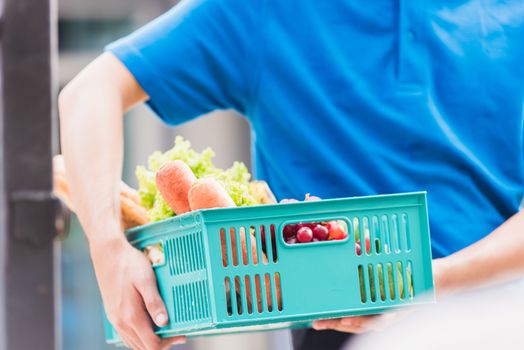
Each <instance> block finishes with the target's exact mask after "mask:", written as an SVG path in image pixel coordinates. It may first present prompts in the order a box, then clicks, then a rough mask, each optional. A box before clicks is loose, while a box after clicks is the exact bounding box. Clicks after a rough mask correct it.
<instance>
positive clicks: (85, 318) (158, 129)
mask: <svg viewBox="0 0 524 350" xmlns="http://www.w3.org/2000/svg"><path fill="white" fill-rule="evenodd" d="M176 2H177V1H175V0H148V1H143V0H89V1H86V0H58V5H59V22H58V23H59V24H58V36H59V65H58V72H59V84H60V88H62V87H63V86H65V84H67V82H69V81H70V80H71V79H72V78H73V77H74V76H75V75H76V74H77V73H78V72H79V71H80V70H81V69H82V68H83V67H85V66H86V65H87V64H88V63H89V62H90V61H91V60H93V59H94V58H95V57H96V56H98V55H99V54H100V53H101V52H102V50H103V48H104V46H105V45H107V44H108V43H110V42H112V41H113V40H115V39H117V38H119V37H121V36H124V35H126V34H128V33H130V32H132V31H133V30H134V29H136V28H138V27H139V26H141V25H143V24H144V23H146V22H148V21H149V20H151V19H153V18H155V17H156V16H158V15H159V14H161V13H163V12H165V11H166V10H167V9H169V8H170V7H172V6H173V5H174V4H176ZM175 135H182V136H184V137H185V138H186V139H188V140H190V141H191V143H192V144H193V146H194V148H195V149H196V150H199V151H200V150H202V149H203V148H205V147H207V146H210V147H211V148H213V150H214V151H215V152H216V154H217V156H216V159H215V160H216V164H217V165H218V166H221V167H229V166H230V165H231V164H232V163H233V161H235V160H240V161H243V162H244V163H245V164H246V165H247V166H248V167H250V129H249V125H248V123H247V121H246V120H245V119H244V118H242V117H241V116H239V115H237V114H235V113H233V112H230V111H224V112H216V113H212V114H210V115H207V116H204V117H201V118H199V119H197V120H195V121H193V122H190V123H188V124H185V125H183V126H180V127H177V128H168V127H166V126H164V125H163V124H162V123H161V122H160V121H159V120H158V119H157V118H156V116H155V115H154V114H153V113H152V112H151V111H150V110H149V109H148V108H147V107H138V108H136V109H135V110H133V111H132V112H130V113H129V115H128V116H127V117H126V151H125V161H124V173H123V177H124V180H125V181H126V182H127V183H129V184H130V185H131V186H136V185H137V184H136V181H135V176H134V169H135V166H136V165H138V164H145V162H146V161H147V157H148V155H149V154H151V153H152V152H153V151H154V150H166V149H168V148H171V147H172V144H173V141H174V138H175ZM60 245H61V256H62V257H61V273H62V321H61V322H62V327H61V328H62V348H63V349H65V350H71V349H75V350H93V349H114V347H113V346H109V345H106V344H105V341H104V333H103V323H102V303H101V300H100V296H99V292H98V289H97V286H96V280H95V277H94V272H93V269H92V266H91V262H90V259H89V255H88V252H87V246H86V241H85V238H84V235H83V233H82V230H81V228H80V226H79V224H78V222H77V221H76V219H75V218H73V220H72V222H71V227H70V230H69V236H68V238H67V239H66V240H64V241H63V242H61V243H60ZM289 341H290V340H289V335H288V333H287V332H284V331H278V332H265V333H259V334H249V335H235V336H219V337H206V338H200V339H196V340H191V341H189V342H188V343H187V344H186V345H184V346H180V347H179V348H180V349H191V350H203V349H228V350H235V349H246V348H248V347H249V348H250V349H251V350H263V349H275V350H287V349H290V345H289Z"/></svg>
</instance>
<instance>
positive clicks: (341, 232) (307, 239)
mask: <svg viewBox="0 0 524 350" xmlns="http://www.w3.org/2000/svg"><path fill="white" fill-rule="evenodd" d="M282 234H283V236H284V240H285V241H286V243H287V244H296V243H313V242H321V241H328V240H329V241H331V240H343V239H345V238H346V237H347V236H348V230H347V225H346V222H345V221H344V220H330V221H322V222H318V221H317V222H300V223H292V224H287V225H286V226H284V229H283V230H282Z"/></svg>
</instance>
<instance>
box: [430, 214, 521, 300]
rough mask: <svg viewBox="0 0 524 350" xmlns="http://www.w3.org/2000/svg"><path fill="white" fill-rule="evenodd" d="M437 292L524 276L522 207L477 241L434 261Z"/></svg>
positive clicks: (444, 292)
mask: <svg viewBox="0 0 524 350" xmlns="http://www.w3.org/2000/svg"><path fill="white" fill-rule="evenodd" d="M434 266H435V267H436V271H435V272H436V274H435V283H436V285H437V293H438V294H439V295H446V294H450V293H455V292H459V291H463V290H468V289H474V288H479V287H485V286H490V285H494V284H497V283H503V282H506V281H510V280H512V279H515V278H517V277H518V276H524V210H521V211H520V212H519V213H517V214H515V215H514V216H513V217H511V218H510V219H509V220H507V221H506V222H505V223H504V224H502V225H501V226H499V227H498V228H497V229H496V230H494V231H493V232H492V233H491V234H489V235H488V236H486V237H485V238H484V239H482V240H480V241H478V242H477V243H475V244H473V245H471V246H469V247H467V248H465V249H463V250H461V251H459V252H457V253H455V254H453V255H451V256H449V257H447V258H443V259H439V260H437V261H436V262H435V265H434Z"/></svg>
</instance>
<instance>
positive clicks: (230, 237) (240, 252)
mask: <svg viewBox="0 0 524 350" xmlns="http://www.w3.org/2000/svg"><path fill="white" fill-rule="evenodd" d="M220 244H221V251H222V265H223V266H224V267H228V266H235V267H236V266H239V265H243V266H252V265H258V264H259V260H260V259H259V258H262V259H261V260H262V263H263V264H264V265H266V264H268V263H269V262H273V263H276V262H277V261H278V252H277V242H276V236H275V225H269V226H263V225H262V226H259V227H258V228H257V227H255V226H250V227H249V230H248V229H247V227H243V226H242V227H239V228H233V227H231V228H229V230H227V229H225V228H221V229H220ZM266 258H267V259H266Z"/></svg>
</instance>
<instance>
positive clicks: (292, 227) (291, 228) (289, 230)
mask: <svg viewBox="0 0 524 350" xmlns="http://www.w3.org/2000/svg"><path fill="white" fill-rule="evenodd" d="M297 229H298V228H297V225H296V224H288V225H286V226H284V238H289V237H293V236H294V235H296V234H297Z"/></svg>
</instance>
